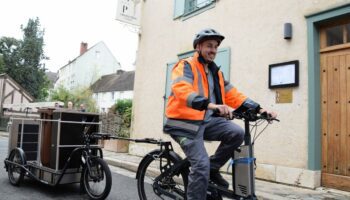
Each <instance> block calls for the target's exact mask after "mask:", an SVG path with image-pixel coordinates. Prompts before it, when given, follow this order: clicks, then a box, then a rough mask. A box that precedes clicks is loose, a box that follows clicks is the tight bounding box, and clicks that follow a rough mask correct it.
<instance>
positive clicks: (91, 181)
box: [83, 158, 112, 200]
mask: <svg viewBox="0 0 350 200" xmlns="http://www.w3.org/2000/svg"><path fill="white" fill-rule="evenodd" d="M87 162H90V169H89V168H88V167H86V168H85V169H84V171H83V184H84V189H85V191H86V193H87V194H88V196H89V197H90V199H94V200H102V199H105V198H106V197H107V196H108V194H109V192H110V191H111V186H112V175H111V171H110V170H109V167H108V165H107V163H106V162H105V161H104V160H102V159H101V158H92V159H90V160H89V161H87Z"/></svg>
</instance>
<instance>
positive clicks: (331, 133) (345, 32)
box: [320, 20, 350, 191]
mask: <svg viewBox="0 0 350 200" xmlns="http://www.w3.org/2000/svg"><path fill="white" fill-rule="evenodd" d="M349 35H350V21H349V20H348V21H346V20H343V21H338V22H336V23H333V24H327V25H326V26H324V27H321V29H320V47H321V48H320V59H321V60H320V67H321V68H320V74H321V113H322V116H321V117H322V129H321V130H322V133H321V134H322V175H321V176H322V178H321V184H322V185H323V186H325V187H330V188H336V189H341V190H347V191H350V37H349Z"/></svg>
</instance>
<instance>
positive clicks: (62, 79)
mask: <svg viewBox="0 0 350 200" xmlns="http://www.w3.org/2000/svg"><path fill="white" fill-rule="evenodd" d="M120 68H121V66H120V63H119V62H118V61H117V60H116V58H115V57H114V56H113V54H112V53H111V51H110V50H109V49H108V47H107V46H106V44H105V43H104V42H102V41H101V42H99V43H97V44H96V45H94V46H92V47H91V48H89V49H88V44H87V43H83V42H82V43H81V45H80V55H79V56H78V57H76V58H75V59H74V60H72V61H70V62H69V63H68V64H67V65H65V66H63V67H61V68H60V69H59V70H58V79H57V81H56V83H55V88H57V87H58V86H60V85H62V86H63V87H65V88H67V89H74V88H77V87H89V86H90V85H92V84H93V83H94V82H95V81H96V80H98V79H99V78H100V77H101V76H103V75H106V74H112V73H116V71H117V70H118V69H120Z"/></svg>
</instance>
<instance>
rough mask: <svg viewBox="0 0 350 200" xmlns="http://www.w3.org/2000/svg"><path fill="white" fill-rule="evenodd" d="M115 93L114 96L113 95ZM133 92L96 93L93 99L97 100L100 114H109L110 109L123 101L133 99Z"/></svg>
mask: <svg viewBox="0 0 350 200" xmlns="http://www.w3.org/2000/svg"><path fill="white" fill-rule="evenodd" d="M113 93H114V95H113ZM133 93H134V92H133V91H132V90H130V91H114V92H100V93H94V94H93V98H94V99H95V100H96V104H97V107H98V109H99V111H100V112H107V111H108V109H109V108H110V107H111V106H112V105H113V104H115V103H116V102H117V101H118V100H121V99H132V98H133Z"/></svg>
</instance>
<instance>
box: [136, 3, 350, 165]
mask: <svg viewBox="0 0 350 200" xmlns="http://www.w3.org/2000/svg"><path fill="white" fill-rule="evenodd" d="M173 2H174V1H170V0H168V1H162V0H147V1H143V8H142V20H141V22H142V28H141V36H140V43H139V50H138V54H137V61H136V76H135V86H134V92H135V93H134V110H133V112H134V121H133V132H132V137H134V138H143V137H154V138H166V139H169V138H168V137H166V136H165V135H164V134H163V133H162V123H163V98H162V97H163V95H164V90H165V81H166V76H165V75H166V64H167V63H169V62H172V61H176V60H177V54H179V53H183V52H186V51H189V50H192V39H193V37H194V34H195V33H196V32H198V31H199V30H201V29H203V28H207V27H212V28H214V29H216V30H217V31H219V32H221V33H222V34H224V35H225V36H226V39H225V40H224V41H223V43H222V45H221V47H230V48H231V71H230V76H231V80H230V81H231V82H232V83H233V84H234V85H235V86H236V87H237V88H238V89H239V90H240V91H242V92H243V93H245V94H246V95H247V96H249V97H250V98H252V99H254V100H256V101H257V102H259V103H261V105H262V106H263V107H264V108H268V109H272V110H275V111H277V112H278V114H279V119H280V120H281V122H280V123H274V124H273V125H271V126H270V127H269V128H268V129H267V130H266V131H265V132H264V134H263V135H262V136H261V137H260V138H259V140H258V142H257V143H256V146H255V154H256V157H257V159H258V162H259V163H261V164H268V165H271V166H285V167H290V168H301V169H306V168H307V159H308V158H307V154H308V152H307V151H308V150H307V138H308V124H307V122H308V116H307V110H308V105H307V103H308V99H307V98H308V96H307V89H308V88H307V81H308V80H307V77H308V74H307V30H306V19H305V16H306V15H308V14H312V13H316V12H320V11H322V10H327V9H330V8H333V7H336V6H340V5H343V4H346V3H350V1H349V0H337V1H336V0H334V1H329V0H308V1H305V0H285V1H280V0H269V1H263V0H250V1H241V0H226V1H223V0H221V1H217V2H216V5H215V7H214V8H212V9H210V10H207V11H205V12H203V13H201V14H199V15H196V16H194V17H191V18H189V19H186V20H182V19H177V20H173V10H174V8H173V7H174V6H173ZM267 2H268V3H267ZM286 22H290V23H292V25H293V39H292V40H289V41H288V40H285V39H283V24H284V23H286ZM291 60H299V61H300V72H299V74H300V85H299V87H296V88H294V89H293V103H288V104H276V103H275V95H276V94H275V90H270V89H268V65H269V64H273V63H279V62H285V61H291ZM216 146H217V144H216V143H211V144H209V145H208V150H209V152H210V153H213V152H214V150H215V148H216ZM152 148H156V146H151V145H141V144H134V145H131V146H130V152H131V153H134V154H144V153H145V152H144V151H148V150H150V149H152Z"/></svg>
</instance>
